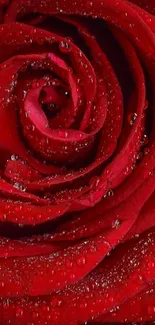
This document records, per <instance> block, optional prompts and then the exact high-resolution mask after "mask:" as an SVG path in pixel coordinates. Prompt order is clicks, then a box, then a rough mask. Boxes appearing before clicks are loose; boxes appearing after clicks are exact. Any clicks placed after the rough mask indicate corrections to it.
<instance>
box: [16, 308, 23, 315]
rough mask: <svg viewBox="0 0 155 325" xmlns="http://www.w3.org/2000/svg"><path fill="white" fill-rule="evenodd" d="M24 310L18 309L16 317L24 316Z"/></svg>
mask: <svg viewBox="0 0 155 325" xmlns="http://www.w3.org/2000/svg"><path fill="white" fill-rule="evenodd" d="M23 313H24V312H23V309H22V308H17V310H16V317H21V316H23Z"/></svg>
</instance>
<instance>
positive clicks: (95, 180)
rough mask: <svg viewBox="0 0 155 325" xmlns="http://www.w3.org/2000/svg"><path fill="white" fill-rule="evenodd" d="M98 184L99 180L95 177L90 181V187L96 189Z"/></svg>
mask: <svg viewBox="0 0 155 325" xmlns="http://www.w3.org/2000/svg"><path fill="white" fill-rule="evenodd" d="M99 183H100V179H99V177H97V176H94V177H93V178H92V179H91V180H90V186H91V187H97V186H98V185H99Z"/></svg>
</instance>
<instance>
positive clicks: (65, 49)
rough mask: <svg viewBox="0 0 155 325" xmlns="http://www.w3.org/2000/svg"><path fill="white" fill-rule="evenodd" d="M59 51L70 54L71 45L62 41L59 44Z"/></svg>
mask: <svg viewBox="0 0 155 325" xmlns="http://www.w3.org/2000/svg"><path fill="white" fill-rule="evenodd" d="M59 49H60V51H61V52H63V53H68V52H69V51H70V45H69V43H68V42H65V41H61V42H60V44H59Z"/></svg>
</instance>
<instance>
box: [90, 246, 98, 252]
mask: <svg viewBox="0 0 155 325" xmlns="http://www.w3.org/2000/svg"><path fill="white" fill-rule="evenodd" d="M96 251H97V248H96V246H95V245H91V246H90V252H91V253H95V252H96Z"/></svg>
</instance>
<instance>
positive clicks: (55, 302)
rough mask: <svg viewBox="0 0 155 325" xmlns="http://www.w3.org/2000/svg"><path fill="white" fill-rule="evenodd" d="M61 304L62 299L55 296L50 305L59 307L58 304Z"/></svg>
mask: <svg viewBox="0 0 155 325" xmlns="http://www.w3.org/2000/svg"><path fill="white" fill-rule="evenodd" d="M61 304H62V301H61V300H59V299H57V298H54V299H52V300H51V306H52V307H59V306H61Z"/></svg>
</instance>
